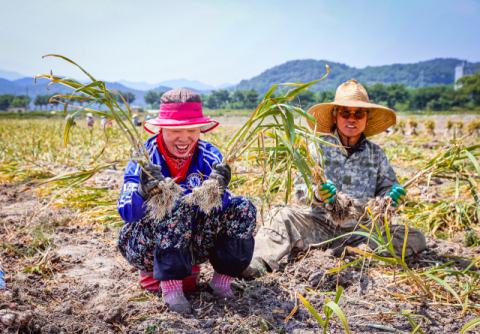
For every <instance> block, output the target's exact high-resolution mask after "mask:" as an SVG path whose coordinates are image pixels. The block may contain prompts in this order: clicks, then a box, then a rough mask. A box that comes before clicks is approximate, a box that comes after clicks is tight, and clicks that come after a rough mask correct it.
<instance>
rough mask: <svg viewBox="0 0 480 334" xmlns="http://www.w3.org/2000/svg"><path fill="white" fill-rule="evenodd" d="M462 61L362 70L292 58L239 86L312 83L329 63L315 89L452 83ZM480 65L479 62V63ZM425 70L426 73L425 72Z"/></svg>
mask: <svg viewBox="0 0 480 334" xmlns="http://www.w3.org/2000/svg"><path fill="white" fill-rule="evenodd" d="M461 62H462V60H460V59H456V58H437V59H433V60H427V61H422V62H418V63H414V64H393V65H385V66H368V67H365V68H363V69H359V68H355V67H350V66H348V65H345V64H341V63H336V62H332V61H328V60H314V59H305V60H292V61H288V62H286V63H284V64H281V65H278V66H275V67H272V68H271V69H268V70H266V71H264V72H263V73H261V74H260V75H258V76H256V77H253V78H251V79H249V80H242V81H241V82H240V83H239V84H238V85H237V86H236V89H240V90H247V89H252V88H255V89H257V90H258V91H259V92H260V93H265V92H266V91H268V90H269V89H270V87H271V86H273V85H274V84H278V83H282V82H304V83H306V82H310V81H314V80H316V79H319V78H321V77H323V76H324V75H325V74H326V70H325V65H328V66H330V74H329V75H328V77H327V78H325V79H324V80H322V81H320V82H319V83H317V84H315V85H313V86H312V87H311V89H312V90H313V91H321V90H336V88H337V87H338V86H339V85H340V84H341V83H343V82H345V81H348V80H350V79H355V80H357V81H359V82H361V83H364V84H367V85H368V86H370V85H372V84H375V83H377V82H380V83H385V84H389V83H403V84H405V86H406V87H412V88H416V87H420V86H421V85H422V76H423V85H424V86H435V85H440V84H444V85H449V84H452V83H453V82H454V73H455V67H456V66H457V65H459V64H460V63H461ZM476 65H480V63H476ZM422 73H423V74H422Z"/></svg>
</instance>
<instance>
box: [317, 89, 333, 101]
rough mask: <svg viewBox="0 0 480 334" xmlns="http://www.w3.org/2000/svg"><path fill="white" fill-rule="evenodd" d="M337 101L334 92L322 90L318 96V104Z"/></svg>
mask: <svg viewBox="0 0 480 334" xmlns="http://www.w3.org/2000/svg"><path fill="white" fill-rule="evenodd" d="M333 100H335V92H334V91H333V90H322V91H321V92H319V93H318V94H317V103H328V102H332V101H333Z"/></svg>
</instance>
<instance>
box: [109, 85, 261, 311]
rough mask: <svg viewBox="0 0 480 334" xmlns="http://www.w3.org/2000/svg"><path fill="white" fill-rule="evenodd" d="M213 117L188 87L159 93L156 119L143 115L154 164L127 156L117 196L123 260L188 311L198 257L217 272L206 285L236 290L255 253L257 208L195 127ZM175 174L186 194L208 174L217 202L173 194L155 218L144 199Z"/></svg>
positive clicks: (223, 293)
mask: <svg viewBox="0 0 480 334" xmlns="http://www.w3.org/2000/svg"><path fill="white" fill-rule="evenodd" d="M217 125H218V122H217V121H215V120H213V119H210V118H208V117H203V114H202V104H201V100H200V96H199V95H198V94H196V93H194V92H192V91H190V90H187V89H175V90H172V91H169V92H167V93H165V94H163V96H162V98H161V106H160V114H159V117H158V118H157V119H153V120H150V121H148V122H146V123H145V129H146V130H147V131H148V132H150V133H152V134H155V135H154V136H153V137H151V138H150V139H148V140H147V141H146V142H145V146H146V148H147V150H148V152H149V154H150V158H151V161H152V164H147V165H145V166H144V167H143V168H144V169H145V170H146V171H148V173H149V174H151V176H153V177H154V178H155V179H152V178H150V177H149V176H148V174H147V173H145V172H144V171H143V170H142V169H141V168H140V166H139V165H138V164H137V163H136V162H129V163H128V165H127V168H126V170H125V176H124V185H123V188H122V192H121V195H120V199H119V202H118V212H119V213H120V215H121V216H122V218H123V220H124V221H125V225H124V226H123V227H122V229H121V230H120V235H119V243H118V247H119V249H120V252H121V253H122V255H123V256H124V257H125V259H127V261H128V262H129V263H130V264H131V265H132V266H134V267H135V268H137V269H138V270H140V284H141V285H142V286H143V287H144V288H146V289H150V290H153V291H155V290H157V291H158V289H159V285H160V287H161V290H162V293H163V298H164V301H165V302H166V303H167V304H168V305H169V308H170V309H171V310H173V311H176V312H180V313H190V312H191V305H190V303H189V302H188V301H187V299H186V298H185V296H184V292H185V291H192V290H195V285H196V282H197V281H198V276H199V274H200V269H199V266H198V265H199V264H201V263H204V262H206V261H210V263H211V264H212V266H213V268H214V270H215V272H214V275H213V278H212V280H211V282H210V284H209V287H210V288H209V289H210V291H211V292H212V294H213V295H214V296H217V297H222V298H224V297H233V293H232V290H231V288H230V283H231V282H232V281H233V280H234V278H235V277H239V276H240V275H241V274H242V272H243V271H244V270H245V269H246V268H247V267H248V265H249V264H250V261H251V259H252V255H253V249H254V239H253V232H254V230H255V223H256V210H255V207H254V206H253V204H252V203H251V202H250V201H249V200H248V199H247V198H245V197H232V195H231V193H230V191H229V190H228V188H227V186H228V184H229V182H230V179H231V171H230V167H229V166H228V165H226V164H221V161H222V155H221V153H220V151H219V150H218V149H217V148H216V147H215V146H213V145H212V144H210V143H208V142H205V141H203V140H201V139H199V137H200V133H205V132H208V131H210V130H212V129H214V128H215V127H216V126H217ZM167 177H171V178H173V179H174V180H175V181H176V182H177V183H178V184H179V185H181V186H182V188H184V190H185V192H184V194H188V193H190V192H191V190H192V189H193V188H194V187H198V186H200V185H202V183H203V181H205V180H206V179H208V178H215V179H217V180H218V182H219V183H220V185H221V187H223V189H224V194H223V197H222V202H223V205H222V208H221V209H218V210H217V211H215V212H213V213H210V214H208V215H206V214H205V213H203V212H201V211H199V209H198V208H197V207H195V206H190V205H187V204H185V203H184V202H183V201H182V200H180V201H177V203H176V204H175V206H174V208H173V210H172V212H171V214H170V215H167V216H166V217H165V218H164V219H163V220H161V221H158V220H154V219H152V218H150V217H149V212H148V209H147V208H146V205H145V202H146V201H147V200H148V199H149V198H150V197H151V196H152V195H153V194H154V192H155V191H157V190H158V187H157V184H158V182H159V181H162V180H164V179H165V178H167Z"/></svg>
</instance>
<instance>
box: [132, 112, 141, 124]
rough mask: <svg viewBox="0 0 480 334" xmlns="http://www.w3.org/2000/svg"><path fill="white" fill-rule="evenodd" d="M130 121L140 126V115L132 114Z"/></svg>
mask: <svg viewBox="0 0 480 334" xmlns="http://www.w3.org/2000/svg"><path fill="white" fill-rule="evenodd" d="M132 123H133V125H135V126H142V121H141V120H140V117H138V114H133V115H132Z"/></svg>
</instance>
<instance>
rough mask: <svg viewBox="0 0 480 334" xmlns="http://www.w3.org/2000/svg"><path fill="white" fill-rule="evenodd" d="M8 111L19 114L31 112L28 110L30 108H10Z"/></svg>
mask: <svg viewBox="0 0 480 334" xmlns="http://www.w3.org/2000/svg"><path fill="white" fill-rule="evenodd" d="M8 111H10V112H16V113H19V112H29V111H30V110H28V107H9V108H8Z"/></svg>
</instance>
